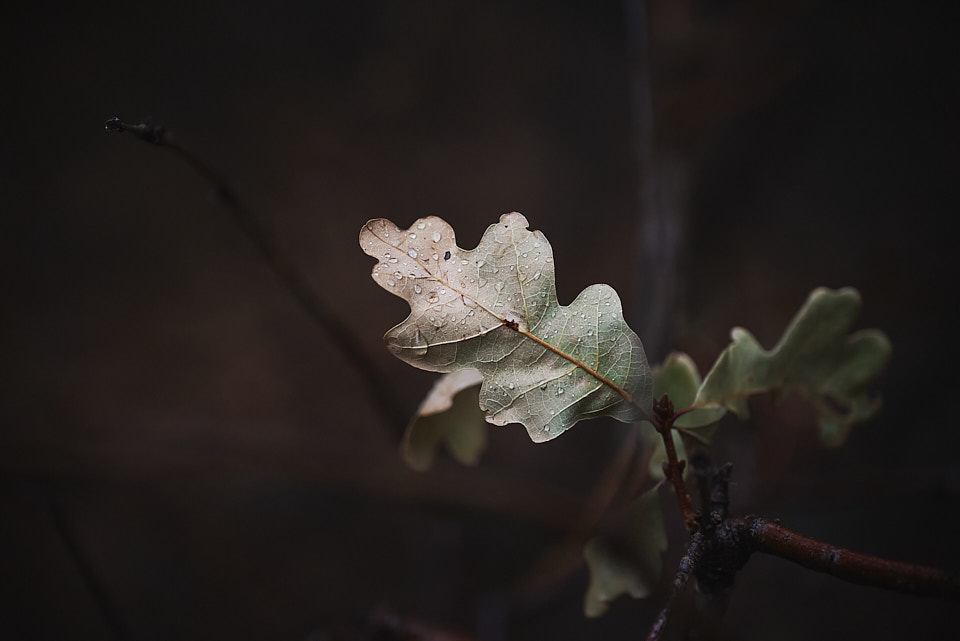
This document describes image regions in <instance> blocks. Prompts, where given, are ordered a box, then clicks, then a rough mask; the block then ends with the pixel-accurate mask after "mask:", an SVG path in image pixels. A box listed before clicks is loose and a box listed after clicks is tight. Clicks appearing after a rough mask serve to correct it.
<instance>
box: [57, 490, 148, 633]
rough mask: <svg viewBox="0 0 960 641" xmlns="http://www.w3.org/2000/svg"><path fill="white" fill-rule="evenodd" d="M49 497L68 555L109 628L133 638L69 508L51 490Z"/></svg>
mask: <svg viewBox="0 0 960 641" xmlns="http://www.w3.org/2000/svg"><path fill="white" fill-rule="evenodd" d="M46 499H47V505H48V506H49V508H50V517H51V521H52V524H53V529H54V531H55V532H56V533H57V536H58V537H59V538H60V542H61V543H62V544H63V547H64V550H66V553H67V556H68V557H69V558H70V561H71V562H72V563H73V567H74V568H75V569H76V571H77V575H78V576H79V578H80V581H81V583H82V584H83V585H84V587H86V589H87V592H89V593H90V598H91V600H92V601H93V603H94V605H95V606H96V608H97V610H98V611H99V612H100V616H101V617H102V618H103V621H104V624H105V625H106V627H107V629H109V630H110V634H111V635H112V636H113V638H114V639H118V640H123V639H130V638H132V637H131V635H130V634H129V632H128V631H127V627H126V625H124V623H123V620H122V618H121V617H120V614H119V612H117V609H116V608H115V607H114V604H113V600H112V599H111V598H110V595H109V594H108V593H107V589H106V587H104V585H103V583H101V581H100V579H99V578H98V577H97V573H96V571H94V569H93V566H92V565H90V562H89V560H88V559H87V555H86V554H85V553H84V551H83V548H82V547H81V546H80V543H79V542H78V541H77V537H76V535H75V533H74V531H73V528H71V527H70V522H69V518H68V517H67V514H66V512H64V509H63V507H62V506H61V505H60V503H59V502H58V501H57V500H56V498H54V496H53V495H52V494H48V495H47V496H46Z"/></svg>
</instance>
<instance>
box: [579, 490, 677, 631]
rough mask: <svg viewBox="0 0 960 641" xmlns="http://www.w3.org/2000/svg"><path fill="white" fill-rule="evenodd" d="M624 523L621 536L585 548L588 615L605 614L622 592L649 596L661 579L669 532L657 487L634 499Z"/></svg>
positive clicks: (592, 541)
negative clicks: (588, 583) (587, 570)
mask: <svg viewBox="0 0 960 641" xmlns="http://www.w3.org/2000/svg"><path fill="white" fill-rule="evenodd" d="M622 525H623V527H622V528H620V529H619V531H618V532H617V534H618V536H602V537H596V538H593V539H590V541H589V542H588V543H587V547H586V548H585V549H584V552H583V555H584V557H585V558H586V560H587V567H588V568H589V570H590V585H589V587H588V588H587V594H586V596H585V597H584V602H583V610H584V613H585V614H586V615H587V616H588V617H598V616H600V615H602V614H603V613H604V612H606V611H607V608H608V607H609V606H610V602H611V601H613V600H614V599H616V598H617V597H618V596H620V595H622V594H629V595H630V596H632V597H633V598H635V599H642V598H644V597H646V596H649V595H650V592H651V591H652V590H653V586H654V585H656V583H657V581H658V580H659V579H660V572H661V571H662V568H663V560H662V558H661V555H662V553H663V551H664V550H666V549H667V533H666V531H664V529H663V515H662V513H661V511H660V498H659V496H658V495H657V488H655V487H654V488H653V489H651V490H648V491H647V492H644V493H643V494H641V495H640V496H639V497H637V498H636V499H634V501H633V502H632V503H630V505H629V506H628V507H627V509H626V513H625V515H624V520H623V522H622Z"/></svg>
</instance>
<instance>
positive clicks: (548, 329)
mask: <svg viewBox="0 0 960 641" xmlns="http://www.w3.org/2000/svg"><path fill="white" fill-rule="evenodd" d="M528 224H529V223H528V222H527V219H526V218H524V217H523V215H522V214H519V213H516V212H513V213H509V214H504V215H503V216H501V217H500V221H499V222H498V223H496V224H494V225H491V226H490V227H488V228H487V230H486V232H485V233H484V235H483V238H482V239H481V240H480V244H479V245H478V246H477V247H476V249H462V248H460V247H458V246H457V244H456V238H455V236H454V231H453V228H452V227H450V225H449V224H447V223H446V222H445V221H444V220H442V219H441V218H437V217H435V216H428V217H426V218H421V219H419V220H417V221H416V222H414V224H413V225H412V226H411V227H410V228H409V229H400V228H399V227H397V226H396V225H395V224H394V223H392V222H390V221H389V220H386V219H382V218H379V219H376V220H371V221H369V222H368V223H367V224H365V225H364V226H363V228H362V229H361V231H360V246H361V247H362V248H363V251H364V252H366V253H367V254H369V255H370V256H373V257H374V258H376V259H377V261H378V262H377V264H376V265H375V266H374V268H373V274H372V275H373V279H374V280H375V281H376V282H377V283H378V284H379V285H380V286H381V287H383V288H384V289H385V290H387V291H388V292H390V293H392V294H394V295H396V296H400V297H401V298H403V299H405V300H407V301H408V303H409V304H410V315H409V316H408V317H407V319H406V320H404V321H403V322H402V323H400V324H399V325H397V326H396V327H394V328H393V329H391V330H390V331H388V332H387V334H386V335H385V336H384V340H385V341H386V343H387V347H388V348H389V349H390V351H392V352H393V353H394V354H395V355H396V356H397V357H398V358H400V359H402V360H404V361H406V362H407V363H410V364H411V365H413V366H415V367H418V368H420V369H425V370H430V371H435V372H452V371H456V370H460V369H464V368H475V369H477V370H479V371H480V373H481V374H482V376H483V384H482V386H481V388H480V397H479V403H480V408H481V409H483V410H484V411H485V412H486V418H487V421H488V422H490V423H493V424H495V425H506V424H507V423H522V424H523V425H524V426H525V427H526V428H527V432H528V434H529V435H530V438H531V439H532V440H533V441H534V442H543V441H547V440H550V439H552V438H555V437H557V436H559V435H560V434H562V433H563V432H565V431H566V430H567V429H569V428H570V427H572V426H573V425H574V424H575V423H576V422H577V421H580V420H582V419H586V418H593V417H596V416H611V417H613V418H615V419H617V420H620V421H624V422H630V421H633V420H636V419H637V418H638V417H639V414H640V411H641V410H640V409H639V408H644V409H646V408H648V407H649V406H650V404H651V403H652V379H651V375H650V368H649V366H648V364H647V359H646V356H645V355H644V352H643V346H642V345H641V343H640V339H639V338H638V337H637V335H636V334H635V333H634V332H633V330H631V329H630V328H629V327H628V326H627V324H626V323H625V322H624V320H623V310H622V307H621V304H620V298H619V297H618V296H617V293H616V292H615V291H614V290H613V288H612V287H610V286H609V285H591V286H590V287H587V288H586V289H585V290H583V291H582V292H581V293H580V295H579V296H577V298H576V300H574V301H573V303H571V304H570V305H568V306H563V305H560V303H559V301H558V300H557V294H556V286H555V281H554V274H555V272H554V262H553V251H552V249H551V247H550V243H548V242H547V239H546V238H545V237H544V235H543V234H542V233H541V232H539V231H530V230H529V229H528V228H527V227H528Z"/></svg>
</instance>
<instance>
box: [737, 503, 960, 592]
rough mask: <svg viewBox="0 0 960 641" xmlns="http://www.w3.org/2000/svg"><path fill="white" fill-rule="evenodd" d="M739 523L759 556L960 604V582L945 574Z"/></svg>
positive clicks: (765, 524)
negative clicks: (770, 556)
mask: <svg viewBox="0 0 960 641" xmlns="http://www.w3.org/2000/svg"><path fill="white" fill-rule="evenodd" d="M739 523H740V524H741V526H742V527H743V531H744V533H745V535H746V537H747V539H748V541H749V542H750V544H751V545H752V547H753V548H754V550H756V551H758V552H764V553H766V554H772V555H774V556H778V557H780V558H782V559H787V560H788V561H793V562H794V563H799V564H800V565H802V566H804V567H806V568H809V569H811V570H816V571H817V572H825V573H826V574H829V575H831V576H835V577H837V578H838V579H843V580H844V581H848V582H850V583H859V584H861V585H872V586H875V587H879V588H883V589H885V590H893V591H894V592H903V593H905V594H914V595H917V596H930V597H938V598H943V599H949V600H952V601H960V579H958V577H957V576H955V575H952V574H950V573H948V572H946V571H944V570H941V569H938V568H931V567H926V566H922V565H914V564H912V563H901V562H898V561H888V560H887V559H882V558H880V557H876V556H870V555H869V554H861V553H859V552H853V551H851V550H847V549H844V548H841V547H837V546H835V545H830V544H829V543H824V542H822V541H817V540H816V539H811V538H810V537H807V536H804V535H802V534H798V533H797V532H794V531H792V530H790V529H788V528H785V527H783V526H782V525H780V524H779V523H775V522H773V521H768V520H767V519H764V518H761V517H757V516H750V517H747V518H745V519H740V520H739Z"/></svg>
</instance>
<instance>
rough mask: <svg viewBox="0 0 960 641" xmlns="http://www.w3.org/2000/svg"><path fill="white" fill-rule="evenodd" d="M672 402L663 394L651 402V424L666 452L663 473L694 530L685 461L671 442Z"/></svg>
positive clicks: (695, 518) (689, 529) (696, 526)
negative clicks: (685, 483) (686, 481)
mask: <svg viewBox="0 0 960 641" xmlns="http://www.w3.org/2000/svg"><path fill="white" fill-rule="evenodd" d="M673 416H674V411H673V403H672V402H671V401H670V397H669V396H667V395H666V394H664V395H663V398H661V399H660V400H659V401H655V402H654V404H653V426H654V428H655V429H656V430H657V432H658V433H659V434H660V437H661V438H662V439H663V447H664V449H665V450H666V453H667V462H666V463H664V464H663V473H664V475H665V476H666V477H667V478H668V479H670V483H671V484H672V485H673V489H674V492H676V495H677V505H678V506H679V507H680V513H681V514H683V520H684V522H685V523H686V525H687V530H688V531H690V532H694V531H696V530H697V528H698V527H699V524H698V523H697V515H696V513H695V512H694V511H693V504H692V503H691V502H690V495H689V494H687V488H686V486H685V485H684V483H683V470H684V467H685V466H686V461H680V460H678V458H677V448H676V447H675V446H674V444H673V434H672V431H673Z"/></svg>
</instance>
